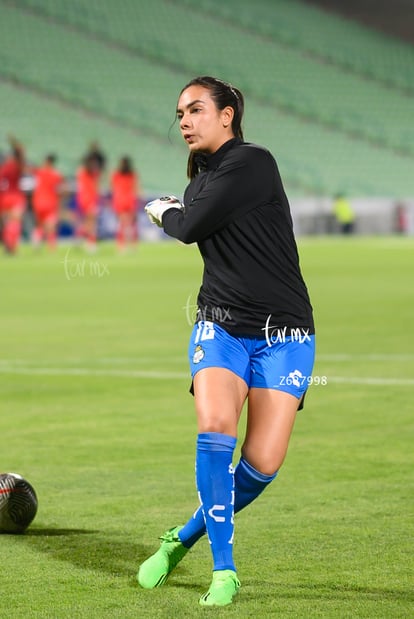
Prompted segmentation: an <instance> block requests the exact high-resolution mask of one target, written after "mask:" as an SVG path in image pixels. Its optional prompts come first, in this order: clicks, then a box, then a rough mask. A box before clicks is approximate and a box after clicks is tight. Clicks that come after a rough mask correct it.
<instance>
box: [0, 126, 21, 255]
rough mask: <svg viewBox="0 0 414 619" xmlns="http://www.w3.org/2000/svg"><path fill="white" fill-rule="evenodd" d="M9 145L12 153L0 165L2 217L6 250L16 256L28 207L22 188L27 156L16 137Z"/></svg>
mask: <svg viewBox="0 0 414 619" xmlns="http://www.w3.org/2000/svg"><path fill="white" fill-rule="evenodd" d="M9 143H10V146H11V149H12V152H11V154H10V155H9V156H8V157H6V159H5V160H4V161H3V163H2V164H1V165H0V217H1V224H2V226H1V227H2V241H3V244H4V248H5V250H6V252H7V253H9V254H15V253H16V251H17V248H18V245H19V241H20V234H21V229H22V218H23V213H24V209H25V206H26V197H25V195H24V193H23V191H22V190H21V188H20V179H21V177H22V176H23V173H24V169H25V154H24V149H23V146H22V145H21V144H20V143H19V142H18V141H17V140H16V139H15V138H14V137H10V138H9Z"/></svg>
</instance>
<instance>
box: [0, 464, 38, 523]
mask: <svg viewBox="0 0 414 619" xmlns="http://www.w3.org/2000/svg"><path fill="white" fill-rule="evenodd" d="M36 512H37V496H36V492H35V491H34V488H33V487H32V486H31V485H30V484H29V482H28V481H26V480H25V479H23V477H21V475H18V474H17V473H0V533H23V531H24V530H25V529H27V527H28V526H29V524H30V523H31V522H32V520H33V518H34V517H35V516H36Z"/></svg>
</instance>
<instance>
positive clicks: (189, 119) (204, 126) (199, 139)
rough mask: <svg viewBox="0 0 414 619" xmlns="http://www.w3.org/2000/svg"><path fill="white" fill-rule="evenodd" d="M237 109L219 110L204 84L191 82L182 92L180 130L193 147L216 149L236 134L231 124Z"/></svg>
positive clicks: (203, 149) (204, 149)
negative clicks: (191, 84)
mask: <svg viewBox="0 0 414 619" xmlns="http://www.w3.org/2000/svg"><path fill="white" fill-rule="evenodd" d="M233 114H234V110H233V108H231V107H225V108H224V109H223V110H218V109H217V107H216V104H215V102H214V101H213V99H212V98H211V96H210V91H209V90H208V88H204V86H189V87H188V88H186V89H185V90H184V91H183V92H182V93H181V95H180V98H179V100H178V105H177V118H178V120H179V123H180V131H181V134H182V136H183V138H184V140H185V141H186V143H187V144H188V148H189V149H190V151H194V152H203V153H207V154H210V153H215V152H216V150H218V149H219V148H220V146H221V145H222V144H224V143H225V142H227V140H230V139H231V138H232V137H234V134H233V130H232V128H231V121H232V119H233Z"/></svg>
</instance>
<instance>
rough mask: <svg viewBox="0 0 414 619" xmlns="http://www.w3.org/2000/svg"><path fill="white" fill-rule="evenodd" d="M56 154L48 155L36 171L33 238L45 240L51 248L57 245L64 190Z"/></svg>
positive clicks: (36, 242)
mask: <svg viewBox="0 0 414 619" xmlns="http://www.w3.org/2000/svg"><path fill="white" fill-rule="evenodd" d="M55 162H56V156H55V155H48V156H47V157H46V159H45V161H44V162H43V165H42V166H41V167H40V168H38V169H37V170H36V171H35V173H34V176H35V188H34V191H33V213H34V216H35V228H34V230H33V235H32V240H33V243H34V244H35V245H39V244H40V243H41V242H42V240H45V241H46V243H47V244H48V247H49V248H50V249H54V248H55V247H56V238H57V233H56V229H57V223H58V215H59V205H60V198H61V193H62V190H63V182H64V179H63V176H62V175H61V174H60V172H58V170H56V168H55Z"/></svg>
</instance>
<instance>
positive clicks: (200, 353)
mask: <svg viewBox="0 0 414 619" xmlns="http://www.w3.org/2000/svg"><path fill="white" fill-rule="evenodd" d="M204 355H205V352H204V350H203V348H202V346H200V345H198V346H196V348H195V351H194V355H193V363H200V361H202V360H203V359H204Z"/></svg>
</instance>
